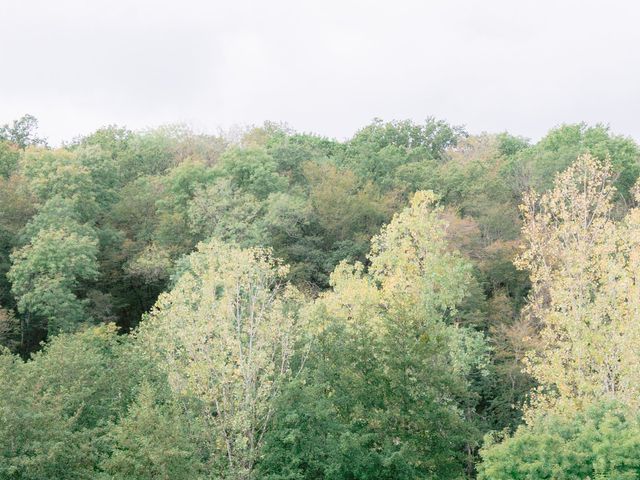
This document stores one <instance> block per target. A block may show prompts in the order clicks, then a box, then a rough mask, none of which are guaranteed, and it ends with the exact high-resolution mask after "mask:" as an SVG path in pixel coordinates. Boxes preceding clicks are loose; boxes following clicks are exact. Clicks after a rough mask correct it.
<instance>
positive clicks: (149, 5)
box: [0, 0, 640, 144]
mask: <svg viewBox="0 0 640 480" xmlns="http://www.w3.org/2000/svg"><path fill="white" fill-rule="evenodd" d="M639 21H640V2H636V1H633V0H627V1H620V0H607V1H604V0H601V1H590V0H581V1H577V0H576V1H574V0H554V1H548V0H537V1H527V0H477V1H476V0H437V1H436V0H422V1H410V0H393V1H378V0H369V1H355V0H339V1H334V0H315V1H307V0H281V1H280V0H269V1H258V0H255V1H243V0H208V1H207V0H179V1H178V0H175V1H167V0H108V1H103V0H55V1H54V0H0V52H1V55H0V124H2V123H6V122H10V121H12V120H13V119H16V118H18V117H20V116H22V115H23V114H25V113H30V114H32V115H34V116H36V117H37V118H38V120H39V122H40V130H39V132H40V135H41V136H45V137H47V138H48V139H49V141H50V143H52V144H57V143H59V142H61V141H62V140H71V139H73V138H74V137H77V136H78V135H83V134H87V133H90V132H91V131H93V130H95V129H97V128H99V127H101V126H104V125H109V124H118V125H122V126H127V127H129V128H131V129H143V128H146V127H153V126H158V125H161V124H167V123H176V122H180V123H187V124H188V125H190V126H191V127H192V128H194V129H195V130H196V131H199V132H210V133H216V132H217V131H218V130H219V129H229V128H231V127H233V126H238V125H248V124H260V123H262V122H263V121H265V120H271V121H279V122H286V123H287V124H289V125H290V126H291V127H292V128H294V129H296V130H298V131H303V132H314V133H317V134H321V135H325V136H329V137H335V138H338V139H345V138H348V137H350V136H351V135H353V133H354V132H355V131H356V130H358V129H359V128H361V127H363V126H364V125H366V124H367V123H369V122H370V121H371V120H372V119H373V118H376V117H378V118H382V119H384V120H393V119H412V120H414V121H417V122H420V121H423V120H424V119H425V118H427V117H429V116H434V117H436V118H439V119H444V120H447V121H448V122H450V123H453V124H456V125H464V126H466V128H467V130H468V131H469V132H471V133H480V132H483V131H487V132H501V131H509V132H511V133H513V134H517V135H522V136H525V137H528V138H531V139H534V140H535V139H537V138H539V137H540V136H542V135H544V134H545V132H546V131H548V130H549V129H550V128H552V127H553V126H556V125H559V124H562V123H573V122H580V121H585V122H587V123H590V124H594V123H598V122H602V123H605V124H609V125H610V126H611V129H612V130H613V131H614V132H615V133H618V134H623V135H628V136H632V137H634V138H635V139H636V140H640V119H639V118H638V116H639V115H638V114H639V113H640V27H638V25H639Z"/></svg>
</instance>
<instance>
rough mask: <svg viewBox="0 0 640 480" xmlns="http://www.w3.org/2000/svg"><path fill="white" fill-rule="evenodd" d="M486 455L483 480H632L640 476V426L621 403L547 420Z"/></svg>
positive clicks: (491, 445)
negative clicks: (604, 479)
mask: <svg viewBox="0 0 640 480" xmlns="http://www.w3.org/2000/svg"><path fill="white" fill-rule="evenodd" d="M497 440H499V435H495V434H494V435H489V436H487V438H486V443H485V446H484V447H483V449H482V450H481V452H480V453H481V455H482V460H483V461H482V463H481V464H480V465H479V475H478V478H479V479H480V480H526V479H538V478H553V479H555V480H570V479H577V478H593V479H596V478H611V479H614V478H615V479H627V478H628V479H631V478H638V477H639V476H640V460H639V459H640V421H639V419H638V417H637V416H635V415H630V414H629V412H628V411H627V410H626V409H625V408H624V407H623V406H620V405H617V404H615V403H607V402H604V403H598V404H596V405H594V406H591V407H589V408H588V409H587V410H585V411H584V412H580V413H573V414H570V415H566V414H561V415H546V416H544V417H543V418H540V419H539V420H538V421H537V422H536V423H535V424H534V425H531V426H521V427H520V428H518V430H517V431H516V432H515V434H514V435H513V436H507V437H506V438H504V439H503V440H502V442H501V443H496V441H497Z"/></svg>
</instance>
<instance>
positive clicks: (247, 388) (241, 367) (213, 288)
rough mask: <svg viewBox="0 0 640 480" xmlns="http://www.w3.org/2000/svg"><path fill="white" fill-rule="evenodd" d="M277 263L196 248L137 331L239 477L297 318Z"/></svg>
mask: <svg viewBox="0 0 640 480" xmlns="http://www.w3.org/2000/svg"><path fill="white" fill-rule="evenodd" d="M286 273H287V268H286V266H284V265H282V264H281V263H279V262H277V261H276V260H274V259H273V258H272V257H271V255H270V253H269V251H267V250H263V249H249V250H240V249H237V248H234V247H230V246H226V245H224V244H222V243H220V242H217V241H212V242H209V243H206V244H201V245H199V246H198V250H197V252H195V253H194V254H192V255H191V256H190V258H189V262H188V267H187V269H186V271H185V272H184V273H182V275H181V276H180V278H179V279H178V281H177V283H176V285H175V286H174V288H173V289H172V290H171V292H169V293H166V294H163V295H161V296H160V298H159V299H158V302H157V304H156V306H155V308H154V310H153V311H152V313H151V315H150V318H148V319H147V320H146V321H145V322H144V323H143V325H142V327H141V329H140V332H139V334H138V339H139V341H140V343H141V345H143V346H144V348H146V349H147V351H148V352H149V353H150V354H152V355H157V356H158V357H159V359H160V362H161V364H162V365H164V367H165V369H166V371H167V374H168V376H169V381H170V383H171V386H172V387H173V389H174V390H175V391H176V392H177V393H178V394H182V395H186V396H191V397H196V398H197V399H199V400H201V401H203V402H204V404H205V405H206V408H204V410H203V412H204V415H205V417H206V418H205V420H206V421H207V422H208V423H209V424H210V427H211V432H212V442H213V443H215V444H217V445H218V446H219V448H220V449H221V452H220V453H221V454H223V455H226V457H227V460H228V464H229V472H230V474H231V475H232V476H233V478H249V476H250V473H251V471H252V468H253V465H254V463H255V461H256V455H257V452H258V450H259V447H260V445H261V442H262V437H263V435H264V433H265V431H266V428H267V426H268V424H269V420H270V418H271V415H272V413H273V408H274V400H275V398H276V397H277V395H278V393H279V392H280V390H281V387H282V384H283V382H284V381H285V380H286V379H287V377H289V376H290V374H291V367H290V360H291V356H292V355H293V352H294V347H295V344H296V341H297V339H298V337H299V335H300V332H301V329H302V325H301V324H300V322H299V321H298V310H299V306H300V303H301V301H302V299H301V296H300V294H299V293H298V292H297V291H296V290H295V289H294V288H293V287H290V286H288V285H287V284H285V283H284V280H283V279H284V276H285V275H286Z"/></svg>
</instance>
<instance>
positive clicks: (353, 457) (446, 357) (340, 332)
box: [260, 192, 487, 479]
mask: <svg viewBox="0 0 640 480" xmlns="http://www.w3.org/2000/svg"><path fill="white" fill-rule="evenodd" d="M433 201H434V198H433V195H432V194H430V193H426V192H418V193H417V194H416V195H415V196H414V198H413V200H412V203H411V205H410V207H408V208H406V209H405V210H404V211H402V212H401V213H400V214H397V215H396V216H395V217H394V219H393V220H392V222H391V223H390V224H389V225H388V226H387V227H385V228H383V230H382V231H381V233H380V234H379V235H378V236H376V237H375V238H374V239H373V241H372V248H371V253H370V255H369V260H370V262H371V266H370V268H369V270H368V272H365V270H364V267H363V265H362V264H355V265H349V264H347V263H345V262H343V263H341V264H340V265H339V266H338V267H337V268H336V270H335V271H334V273H333V275H332V277H331V284H332V289H331V291H329V292H326V293H324V294H323V295H321V296H320V297H319V299H318V300H317V301H316V302H315V303H314V304H313V305H311V306H310V307H308V309H307V310H306V313H305V315H307V316H308V317H309V323H310V325H312V327H313V330H312V331H313V332H315V339H314V342H313V347H312V350H311V352H310V354H309V355H308V357H307V359H306V366H305V369H304V371H303V373H302V375H301V377H300V380H299V381H298V382H297V383H293V384H291V385H290V388H289V389H288V390H287V393H286V395H285V396H284V397H283V399H282V402H281V404H280V408H279V410H278V412H277V415H276V420H275V423H274V428H273V429H272V431H271V432H270V433H269V434H268V436H267V442H266V445H265V454H264V456H263V460H262V462H261V464H260V468H261V475H262V476H263V477H266V478H273V479H276V478H277V479H284V478H286V479H293V478H297V479H300V478H340V479H342V478H343V479H355V478H358V479H368V478H388V479H392V478H393V479H402V478H460V476H461V475H463V472H464V469H465V445H466V446H469V445H468V444H469V442H471V444H474V443H475V442H477V432H476V431H475V426H474V420H473V414H472V411H473V405H474V402H475V401H476V396H475V394H474V392H473V383H474V377H475V376H477V375H482V371H483V368H484V364H485V362H486V359H487V356H486V354H487V351H486V345H485V343H484V339H483V338H482V335H480V334H478V333H476V332H473V331H471V330H469V329H466V328H464V327H462V326H459V325H457V306H458V305H459V304H461V303H462V302H463V301H464V299H465V297H466V296H467V294H468V288H469V284H470V282H471V281H472V277H471V270H470V266H469V265H468V264H467V263H466V262H465V261H464V260H463V258H462V257H461V256H460V255H459V254H458V253H457V252H454V251H451V250H450V248H449V246H448V244H447V241H446V236H445V225H444V223H443V222H442V220H441V219H439V213H440V212H439V210H438V209H437V208H434V206H433ZM474 437H475V440H474ZM471 448H473V447H471Z"/></svg>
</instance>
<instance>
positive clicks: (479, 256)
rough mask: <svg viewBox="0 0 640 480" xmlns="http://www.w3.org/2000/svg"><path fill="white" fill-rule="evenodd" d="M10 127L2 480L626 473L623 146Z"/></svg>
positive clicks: (569, 129) (594, 138)
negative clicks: (81, 132) (52, 136)
mask: <svg viewBox="0 0 640 480" xmlns="http://www.w3.org/2000/svg"><path fill="white" fill-rule="evenodd" d="M37 126H38V123H37V120H36V118H34V117H33V116H30V115H25V116H23V117H22V118H19V119H17V120H15V121H13V122H12V123H9V124H6V125H4V126H2V127H0V479H19V480H46V479H99V480H100V479H104V480H106V479H119V480H124V479H130V480H133V479H142V480H144V479H160V480H169V479H176V480H179V479H231V480H252V479H266V480H324V479H326V480H373V479H381V480H385V479H388V480H392V479H393V480H417V479H433V480H436V479H437V480H447V479H452V480H453V479H459V480H461V479H474V478H477V479H480V480H507V479H523V480H524V479H529V480H535V479H556V480H570V479H592V480H595V479H609V480H623V479H624V480H630V479H640V206H639V202H640V182H637V179H638V177H639V175H640V146H639V145H638V144H637V143H636V142H635V141H634V140H633V139H632V138H630V137H625V136H622V135H617V134H616V133H614V132H612V131H611V130H610V129H609V127H608V126H606V125H602V124H597V125H587V124H565V125H560V126H556V127H554V128H552V129H550V130H549V131H548V133H547V134H546V135H545V136H544V137H543V138H541V139H540V140H539V141H536V142H532V141H530V140H528V139H526V138H522V137H519V136H515V135H511V134H509V133H505V132H502V133H495V134H492V133H482V134H471V133H469V132H467V131H466V129H465V128H464V127H462V126H457V125H452V124H450V123H448V122H446V121H443V120H438V119H436V118H431V117H429V118H427V119H426V120H425V121H424V122H422V123H418V122H414V121H409V120H406V121H383V120H380V119H375V120H373V121H372V122H371V123H370V124H369V125H366V126H364V127H363V128H361V129H360V130H358V131H357V132H356V133H355V134H354V135H353V136H352V137H351V138H349V139H347V140H344V141H338V140H334V139H331V138H325V137H322V136H319V135H315V134H311V133H301V132H298V131H295V130H293V129H292V128H290V127H289V126H287V125H286V124H280V123H272V122H265V123H264V124H263V125H260V126H250V127H242V128H236V129H233V130H230V131H225V132H220V133H218V134H215V135H214V134H203V133H198V132H195V131H193V130H192V129H190V128H189V127H187V126H184V125H168V126H163V127H158V128H150V129H147V130H142V131H132V130H129V129H127V128H123V127H119V126H113V125H112V126H107V127H104V128H101V129H99V130H97V131H95V132H93V133H91V134H89V135H85V136H80V137H77V138H74V139H71V140H69V141H68V142H65V143H63V144H62V146H58V147H55V148H54V147H51V146H49V145H47V141H46V139H43V138H40V137H39V136H38V129H37Z"/></svg>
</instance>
